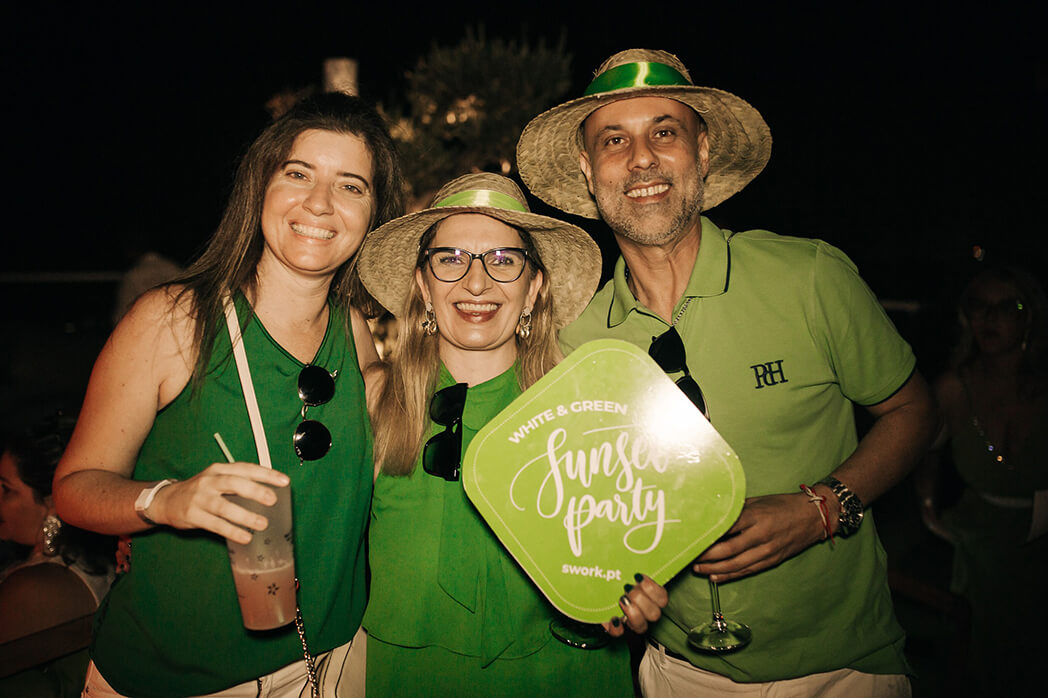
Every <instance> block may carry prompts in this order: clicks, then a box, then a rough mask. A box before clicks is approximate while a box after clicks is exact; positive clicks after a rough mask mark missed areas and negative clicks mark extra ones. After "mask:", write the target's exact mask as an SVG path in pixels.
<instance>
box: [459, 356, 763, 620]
mask: <svg viewBox="0 0 1048 698" xmlns="http://www.w3.org/2000/svg"><path fill="white" fill-rule="evenodd" d="M462 474H463V485H464V487H465V490H466V494H467V495H468V496H469V498H470V500H471V501H472V502H473V504H474V505H475V506H476V507H477V510H478V511H479V512H480V514H481V515H482V516H483V517H484V519H485V520H486V521H487V522H488V525H490V526H491V529H492V530H493V531H494V532H495V534H496V535H497V536H498V537H499V540H501V541H502V544H503V545H504V546H505V547H506V549H507V550H509V552H510V553H511V554H512V555H513V556H514V557H515V558H516V560H517V562H518V563H520V565H521V567H523V568H524V570H525V571H526V572H527V573H528V575H530V576H531V579H532V580H533V581H534V582H535V584H536V585H537V586H538V587H539V588H540V589H541V590H542V592H543V593H544V594H545V595H546V597H547V598H548V599H549V600H550V602H551V603H552V604H553V605H554V606H556V608H557V609H558V610H559V611H560V612H561V613H563V614H565V615H567V616H569V617H571V618H574V619H576V620H579V621H583V622H586V623H600V622H603V621H606V620H608V619H609V618H611V617H613V616H616V615H621V612H620V611H619V609H618V598H619V596H621V594H622V586H623V584H624V583H626V582H630V583H632V582H633V575H634V573H636V572H641V573H644V574H647V575H649V576H650V577H651V578H652V579H654V580H655V581H656V582H659V583H660V584H665V583H666V582H667V581H668V580H669V579H670V578H671V577H673V576H674V575H675V574H676V573H677V572H679V571H680V570H681V569H682V568H684V567H685V566H686V565H687V564H688V563H689V562H690V561H691V560H692V559H694V558H695V557H697V556H698V555H699V554H700V553H701V552H702V551H703V550H705V549H706V548H707V547H709V546H710V544H712V543H713V542H714V541H715V540H716V539H717V538H718V537H719V536H720V535H721V534H723V533H724V532H725V531H726V530H728V528H730V527H731V525H732V523H734V521H735V519H736V518H737V517H738V515H739V512H740V511H741V510H742V503H743V499H744V496H745V489H746V483H745V479H744V476H743V472H742V466H741V465H740V463H739V459H738V456H736V455H735V453H734V452H733V451H732V449H731V447H730V446H729V445H728V444H727V443H726V442H725V441H724V439H723V438H721V436H720V434H718V433H717V432H716V431H715V430H714V428H713V427H712V426H711V425H710V423H709V422H708V421H707V420H706V418H705V417H703V416H702V414H701V413H700V412H699V411H698V409H696V408H695V406H694V405H693V404H692V403H691V401H690V400H688V398H687V397H685V395H684V394H683V393H682V392H681V391H680V390H679V389H678V388H677V386H676V385H674V384H673V382H672V381H671V380H670V379H669V378H668V377H667V376H666V374H664V373H663V372H662V370H661V369H659V367H658V365H656V364H655V362H654V361H653V360H652V359H651V358H650V357H648V355H647V354H645V353H644V352H643V351H641V350H640V349H638V348H637V347H636V346H634V345H632V344H629V343H628V342H623V341H619V340H614V339H603V340H598V341H595V342H589V343H587V344H585V345H583V346H581V347H579V348H578V349H576V350H575V351H574V352H573V353H572V354H571V355H570V356H569V357H568V358H567V359H565V360H564V361H563V362H561V364H560V365H559V366H557V367H556V368H555V369H553V370H552V371H550V372H549V373H548V374H547V375H546V376H544V377H543V378H542V379H541V380H540V381H538V382H537V383H536V384H535V385H533V386H532V387H531V388H530V389H528V390H527V392H525V393H524V394H523V395H521V396H520V397H518V398H517V399H516V400H514V401H513V402H512V403H511V404H510V405H509V406H508V407H507V408H506V409H505V410H503V411H502V412H501V413H499V415H498V416H496V417H495V418H494V419H492V420H491V421H490V422H489V423H488V425H487V426H485V427H484V428H483V429H482V430H481V431H480V432H479V433H478V434H477V436H476V437H475V438H474V439H473V442H472V443H471V444H470V447H469V449H468V450H467V452H466V455H465V458H464V460H463V468H462Z"/></svg>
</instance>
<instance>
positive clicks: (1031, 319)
mask: <svg viewBox="0 0 1048 698" xmlns="http://www.w3.org/2000/svg"><path fill="white" fill-rule="evenodd" d="M990 280H992V281H1000V282H1002V283H1006V284H1010V285H1011V286H1014V287H1015V291H1016V293H1017V295H1018V298H1017V299H1016V300H1018V301H1019V302H1020V303H1022V305H1023V311H1022V321H1023V323H1024V329H1023V343H1022V358H1021V359H1020V361H1019V374H1020V375H1023V376H1033V375H1044V374H1045V368H1044V361H1043V358H1044V356H1045V353H1046V351H1048V300H1046V298H1045V294H1044V289H1043V288H1042V287H1041V284H1040V283H1038V281H1037V279H1035V278H1034V277H1033V276H1032V275H1031V274H1030V273H1029V272H1027V271H1025V270H1024V269H1020V268H1018V267H1013V266H1001V267H991V268H989V269H986V270H984V271H982V272H980V273H979V274H978V275H977V276H975V277H974V278H973V279H972V280H971V281H970V282H969V283H968V285H967V286H966V287H965V289H964V291H963V292H962V293H961V296H960V298H959V299H958V303H957V322H958V324H959V327H960V336H959V339H958V342H957V345H956V346H955V348H954V352H953V358H952V366H953V368H954V370H958V371H960V370H962V369H966V368H969V367H970V366H972V365H973V364H974V363H975V362H976V361H978V360H979V358H980V354H979V345H978V343H976V341H975V335H974V333H973V332H972V326H971V323H970V322H969V320H968V315H967V313H966V312H965V308H967V307H968V302H969V299H970V298H971V297H972V294H973V293H974V291H975V289H976V288H977V287H978V286H979V285H980V284H981V283H983V282H984V281H990Z"/></svg>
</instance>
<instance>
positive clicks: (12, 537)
mask: <svg viewBox="0 0 1048 698" xmlns="http://www.w3.org/2000/svg"><path fill="white" fill-rule="evenodd" d="M47 513H48V508H47V505H46V504H44V503H43V502H40V501H38V500H37V498H36V496H35V493H34V492H33V490H32V488H30V487H29V485H27V484H25V483H24V482H22V478H21V477H19V475H18V468H17V466H16V464H15V459H14V457H13V456H12V455H11V453H10V452H9V451H5V452H4V454H3V456H2V457H0V540H7V541H12V542H14V543H18V544H19V545H37V544H38V543H39V542H40V540H41V538H40V535H41V534H40V527H41V526H42V525H43V523H44V517H45V516H47Z"/></svg>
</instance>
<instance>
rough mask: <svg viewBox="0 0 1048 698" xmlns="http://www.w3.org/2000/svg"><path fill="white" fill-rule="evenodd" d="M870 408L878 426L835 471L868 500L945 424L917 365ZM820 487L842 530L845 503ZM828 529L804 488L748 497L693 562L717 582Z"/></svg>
mask: <svg viewBox="0 0 1048 698" xmlns="http://www.w3.org/2000/svg"><path fill="white" fill-rule="evenodd" d="M867 409H868V410H869V411H870V413H871V414H872V415H873V417H874V423H873V426H872V427H871V428H870V430H869V432H867V434H866V436H865V437H863V439H862V441H860V442H859V445H858V447H857V448H856V449H855V452H854V453H852V455H851V456H849V457H848V458H847V459H846V460H845V461H844V462H843V463H841V464H840V466H839V467H838V468H837V469H836V470H834V471H833V473H831V474H832V475H833V477H835V478H837V479H838V480H840V481H841V482H842V483H844V485H845V486H847V487H848V488H849V489H850V490H851V491H852V492H854V493H855V494H856V496H858V498H859V499H860V500H861V501H862V503H863V506H869V505H870V504H871V503H872V502H873V501H874V500H876V499H877V498H878V497H880V496H881V495H882V494H884V493H885V492H887V491H888V490H889V489H891V488H892V487H893V486H894V485H895V484H897V483H898V482H899V481H901V480H902V479H903V478H904V477H906V474H907V473H908V472H909V471H910V469H911V468H913V466H914V465H915V464H916V463H917V461H918V460H919V459H920V458H921V456H923V455H924V453H925V450H926V449H927V447H928V445H929V444H930V443H931V440H932V439H933V438H934V436H935V434H936V433H937V432H938V430H939V425H940V416H939V412H938V409H937V408H936V406H935V402H934V400H933V399H932V396H931V391H930V390H929V389H928V385H927V383H926V382H925V381H924V379H923V378H921V376H920V374H918V373H916V372H915V373H914V374H913V375H912V376H910V378H909V380H907V381H906V383H905V384H903V386H902V388H900V389H899V390H898V391H896V393H895V394H894V395H892V396H891V397H889V398H888V399H887V400H884V401H883V402H880V403H877V404H876V405H872V406H870V407H868V408H867ZM800 484H801V483H799V482H798V483H797V485H798V488H799V487H800ZM808 484H810V483H808ZM814 490H815V492H816V494H819V495H822V496H824V497H825V498H826V508H827V511H828V513H829V525H830V530H831V532H833V533H836V532H837V528H838V517H839V515H840V509H841V508H840V502H839V501H838V500H837V497H836V495H834V493H833V491H832V490H831V489H830V488H829V487H827V486H826V485H821V484H820V485H815V486H814ZM824 535H825V530H824V529H823V525H822V521H821V519H820V517H819V511H818V509H817V508H816V505H815V504H813V503H812V502H811V501H810V500H809V499H808V497H807V495H805V494H804V493H802V492H800V491H799V490H798V492H797V493H790V494H774V495H766V496H763V497H753V498H751V499H747V500H746V503H745V505H744V506H743V509H742V513H741V514H740V515H739V518H738V520H737V521H736V522H735V525H734V526H732V527H731V529H730V530H729V531H728V533H727V534H726V536H725V537H724V538H722V539H721V541H720V542H718V543H715V544H713V545H712V546H710V547H709V548H708V549H707V550H706V552H704V553H703V554H702V555H701V556H699V558H698V559H697V560H696V564H695V565H693V567H692V569H693V570H694V571H695V572H696V573H698V574H704V575H711V576H712V577H713V581H715V582H723V581H728V580H731V579H736V578H738V577H745V576H747V575H751V574H753V573H755V572H760V571H762V570H765V569H768V568H770V567H774V566H775V565H777V564H779V563H780V562H782V561H783V560H786V559H788V558H790V557H793V556H794V555H796V554H798V553H800V552H801V551H803V550H805V549H806V548H808V547H809V546H811V545H813V544H815V543H818V542H819V541H821V540H822V539H823V537H824Z"/></svg>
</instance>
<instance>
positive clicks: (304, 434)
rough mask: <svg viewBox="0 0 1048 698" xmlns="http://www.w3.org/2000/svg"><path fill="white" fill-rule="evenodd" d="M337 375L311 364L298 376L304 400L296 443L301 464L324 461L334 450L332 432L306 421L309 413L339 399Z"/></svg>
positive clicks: (300, 391) (296, 433) (308, 420)
mask: <svg viewBox="0 0 1048 698" xmlns="http://www.w3.org/2000/svg"><path fill="white" fill-rule="evenodd" d="M337 373H338V372H337V371H336V372H335V373H329V372H328V371H327V369H325V368H323V367H321V366H314V365H313V364H310V365H308V366H305V367H304V368H303V369H302V371H301V373H299V374H298V397H299V399H300V400H302V423H301V424H299V425H298V428H297V429H295V435H294V437H293V438H292V443H293V444H294V446H295V454H296V455H298V459H299V462H300V463H301V462H304V461H307V460H320V459H321V458H323V457H324V456H325V455H326V454H327V452H328V451H330V450H331V432H330V431H328V428H327V427H326V426H324V425H323V424H321V423H320V422H318V421H317V420H315V419H306V410H308V409H309V408H310V407H317V406H318V405H323V404H324V403H326V402H330V401H331V398H333V397H334V396H335V377H336V375H337Z"/></svg>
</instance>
